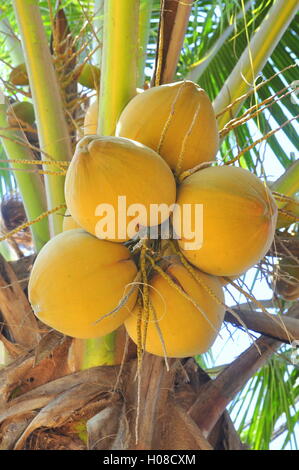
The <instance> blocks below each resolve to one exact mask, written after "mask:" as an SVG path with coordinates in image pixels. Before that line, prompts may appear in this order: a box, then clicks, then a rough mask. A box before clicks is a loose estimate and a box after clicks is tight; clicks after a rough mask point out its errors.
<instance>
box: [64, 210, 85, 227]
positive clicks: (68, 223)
mask: <svg viewBox="0 0 299 470" xmlns="http://www.w3.org/2000/svg"><path fill="white" fill-rule="evenodd" d="M74 228H82V227H80V225H79V224H77V222H75V221H74V219H73V217H72V216H71V214H70V211H69V210H68V209H67V210H66V211H65V214H64V217H63V222H62V230H63V232H66V231H67V230H73V229H74Z"/></svg>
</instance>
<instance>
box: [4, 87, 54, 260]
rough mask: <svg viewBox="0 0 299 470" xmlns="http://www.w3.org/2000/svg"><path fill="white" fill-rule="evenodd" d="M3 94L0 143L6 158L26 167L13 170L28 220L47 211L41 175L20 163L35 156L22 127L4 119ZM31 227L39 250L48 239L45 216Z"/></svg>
mask: <svg viewBox="0 0 299 470" xmlns="http://www.w3.org/2000/svg"><path fill="white" fill-rule="evenodd" d="M0 98H1V96H0ZM2 98H3V100H2V101H3V104H0V127H1V143H2V145H3V148H4V150H5V154H6V157H7V159H8V161H9V160H19V161H20V163H14V168H16V169H21V170H25V171H16V172H15V178H16V180H17V184H18V188H19V190H20V193H21V196H22V200H23V203H24V208H25V212H26V216H27V219H28V220H29V221H30V220H34V219H36V218H37V217H38V216H40V215H41V214H42V213H44V212H45V211H46V199H45V193H44V187H43V184H42V180H41V177H40V175H39V174H38V173H29V172H28V171H26V170H28V165H25V164H23V163H22V160H34V156H33V154H32V151H31V150H30V148H29V146H28V142H27V139H26V137H25V135H24V133H23V131H22V130H21V129H20V130H13V129H11V128H10V127H9V124H8V121H7V110H8V103H7V101H6V100H5V99H4V96H3V95H2ZM31 168H32V167H31ZM30 229H31V232H32V236H33V242H34V245H35V248H36V250H37V251H38V250H40V248H41V247H42V246H43V245H44V244H45V243H46V242H47V241H48V240H49V226H48V221H47V219H45V218H44V219H42V220H40V221H39V222H37V223H35V224H33V225H31V227H30Z"/></svg>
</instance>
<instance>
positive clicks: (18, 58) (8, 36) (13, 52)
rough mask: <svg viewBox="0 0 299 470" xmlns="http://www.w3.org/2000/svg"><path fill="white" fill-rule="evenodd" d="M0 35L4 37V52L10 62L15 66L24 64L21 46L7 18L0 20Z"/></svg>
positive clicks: (0, 11)
mask: <svg viewBox="0 0 299 470" xmlns="http://www.w3.org/2000/svg"><path fill="white" fill-rule="evenodd" d="M0 15H3V11H2V10H1V9H0ZM0 34H1V35H2V34H4V36H5V45H6V50H7V52H8V53H9V56H10V57H11V59H12V62H13V64H14V65H15V66H17V65H19V64H23V63H24V62H25V59H24V54H23V51H22V46H21V43H20V41H19V39H18V38H17V36H16V35H15V33H14V32H13V30H12V28H11V26H10V24H9V22H8V20H7V18H2V19H1V20H0Z"/></svg>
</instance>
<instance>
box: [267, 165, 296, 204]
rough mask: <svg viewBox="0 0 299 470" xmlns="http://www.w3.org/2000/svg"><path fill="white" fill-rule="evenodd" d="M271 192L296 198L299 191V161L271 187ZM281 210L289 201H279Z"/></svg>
mask: <svg viewBox="0 0 299 470" xmlns="http://www.w3.org/2000/svg"><path fill="white" fill-rule="evenodd" d="M271 190H272V191H276V192H278V193H281V194H284V195H285V196H291V197H292V196H294V195H295V194H296V193H297V192H298V191H299V160H296V161H295V162H294V163H293V164H292V165H291V166H290V167H289V168H288V169H287V170H286V171H285V173H284V174H283V175H282V176H281V177H280V178H278V180H276V181H275V183H273V184H272V185H271ZM276 203H277V205H278V207H279V208H283V207H284V206H285V205H286V204H287V201H283V200H281V201H277V202H276Z"/></svg>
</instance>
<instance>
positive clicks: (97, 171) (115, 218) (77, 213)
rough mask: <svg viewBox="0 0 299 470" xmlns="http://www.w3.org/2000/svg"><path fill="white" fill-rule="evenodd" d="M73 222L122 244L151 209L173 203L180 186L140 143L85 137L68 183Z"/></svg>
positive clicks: (164, 216)
mask: <svg viewBox="0 0 299 470" xmlns="http://www.w3.org/2000/svg"><path fill="white" fill-rule="evenodd" d="M65 197H66V203H67V207H68V209H69V211H70V213H71V215H72V217H73V218H74V220H75V221H76V222H77V223H78V224H79V225H80V226H81V227H83V228H84V229H85V230H87V231H88V232H90V233H92V234H95V235H96V236H97V237H98V238H103V239H108V240H112V241H117V242H123V241H125V240H129V239H130V238H133V236H135V234H136V230H135V229H136V227H138V226H149V225H150V226H152V225H157V222H158V223H160V222H163V221H164V220H166V219H167V218H168V217H169V212H168V213H167V211H164V213H161V214H160V216H159V217H158V218H157V219H154V218H152V217H151V214H152V213H153V211H152V210H151V209H152V207H155V206H152V205H160V204H165V205H167V206H171V205H172V204H174V203H175V198H176V186H175V180H174V177H173V174H172V172H171V170H170V168H169V167H168V165H167V164H166V163H165V161H164V160H163V159H162V158H161V157H160V156H159V155H158V154H157V153H156V152H154V151H153V150H151V149H150V148H148V147H145V146H144V145H142V144H139V143H137V142H134V141H132V140H129V139H124V138H121V137H99V136H86V137H84V138H83V139H82V140H81V141H80V142H79V143H78V145H77V148H76V152H75V155H74V157H73V159H72V161H71V163H70V166H69V168H68V171H67V175H66V180H65Z"/></svg>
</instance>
